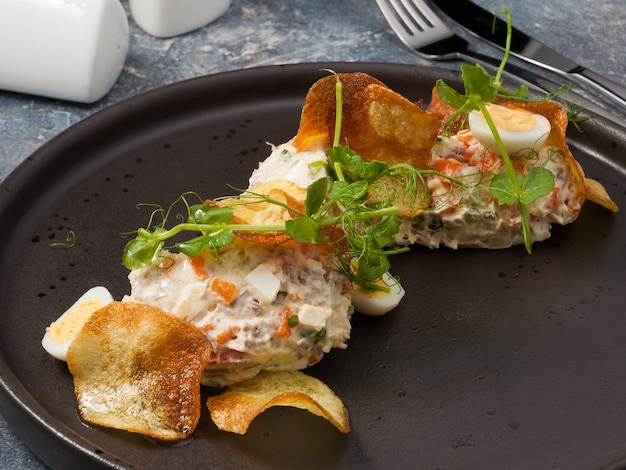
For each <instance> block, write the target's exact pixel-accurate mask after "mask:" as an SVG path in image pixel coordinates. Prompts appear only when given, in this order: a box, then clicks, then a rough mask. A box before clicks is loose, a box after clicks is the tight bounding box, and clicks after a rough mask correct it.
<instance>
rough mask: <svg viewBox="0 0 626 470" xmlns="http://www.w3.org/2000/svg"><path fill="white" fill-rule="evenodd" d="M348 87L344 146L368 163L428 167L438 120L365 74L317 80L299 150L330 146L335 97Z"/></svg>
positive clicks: (308, 98)
mask: <svg viewBox="0 0 626 470" xmlns="http://www.w3.org/2000/svg"><path fill="white" fill-rule="evenodd" d="M337 79H339V80H340V81H341V83H342V86H343V92H342V95H343V119H342V128H341V143H342V145H346V144H347V145H348V146H349V147H350V148H351V149H353V150H354V151H356V152H357V153H358V154H359V155H361V157H363V158H364V159H365V160H368V161H371V160H380V161H383V162H387V163H390V164H394V163H400V162H406V163H410V164H412V165H413V166H415V167H416V168H426V167H427V165H428V163H429V162H430V159H431V155H430V150H431V148H432V146H433V144H434V142H435V139H436V138H437V132H438V130H439V127H440V119H439V117H438V116H435V115H433V114H429V113H426V112H425V111H424V110H422V108H421V106H420V104H416V103H412V102H411V101H409V100H408V99H406V98H405V97H404V96H402V95H400V94H399V93H396V92H395V91H393V90H391V89H390V88H389V87H387V86H386V85H385V84H383V83H382V82H381V81H379V80H377V79H375V78H373V77H371V76H369V75H367V74H365V73H360V72H357V73H340V74H338V75H330V76H328V77H325V78H322V79H321V80H318V81H317V82H316V83H315V84H313V86H312V87H311V89H310V90H309V92H308V93H307V96H306V101H305V104H304V107H303V108H302V116H301V118H300V126H299V128H298V133H297V134H296V137H295V138H294V142H293V144H294V146H295V147H296V148H297V149H298V150H300V151H305V150H319V149H324V150H325V149H327V148H329V147H331V145H332V141H333V137H334V133H335V115H336V108H337V104H336V95H335V85H336V83H337Z"/></svg>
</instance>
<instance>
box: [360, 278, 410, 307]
mask: <svg viewBox="0 0 626 470" xmlns="http://www.w3.org/2000/svg"><path fill="white" fill-rule="evenodd" d="M378 282H379V284H380V285H381V286H386V287H388V288H389V292H385V291H382V290H371V289H364V288H363V287H361V286H354V290H353V292H352V305H354V308H355V309H356V310H357V312H360V313H363V314H365V315H372V316H379V315H384V314H385V313H387V312H390V311H391V310H393V309H394V308H396V307H397V306H398V304H399V303H400V301H401V300H402V297H404V294H405V291H404V288H403V287H402V286H401V285H400V283H399V282H398V280H397V279H395V278H394V277H393V276H391V274H389V273H385V274H384V275H383V276H382V279H381V280H380V281H378Z"/></svg>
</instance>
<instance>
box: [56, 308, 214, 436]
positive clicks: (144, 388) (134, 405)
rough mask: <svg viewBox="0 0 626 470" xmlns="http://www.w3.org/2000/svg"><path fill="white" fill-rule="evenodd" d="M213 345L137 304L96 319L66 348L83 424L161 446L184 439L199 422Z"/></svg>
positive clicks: (170, 318) (96, 314) (99, 314)
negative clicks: (204, 378)
mask: <svg viewBox="0 0 626 470" xmlns="http://www.w3.org/2000/svg"><path fill="white" fill-rule="evenodd" d="M210 353H211V346H210V343H209V341H208V339H207V338H206V337H205V335H204V334H203V333H202V332H201V331H200V330H199V329H197V328H196V327H195V326H193V325H190V324H189V323H186V322H184V321H182V320H180V319H179V318H177V317H175V316H173V315H170V314H168V313H165V312H164V311H162V310H160V309H158V308H156V307H151V306H148V305H144V304H139V303H134V302H113V303H111V304H109V305H107V306H106V307H103V308H101V309H99V310H97V311H96V312H94V313H93V314H92V315H91V317H90V318H89V320H87V322H86V323H85V326H84V327H83V329H82V330H81V331H80V333H79V334H78V336H77V337H76V339H75V340H74V341H73V342H72V344H71V345H70V347H69V350H68V354H67V364H68V366H69V369H70V372H71V373H72V375H73V378H74V388H75V392H76V398H77V400H78V408H79V411H80V415H81V417H82V418H83V420H85V421H86V422H89V423H92V424H96V425H99V426H105V427H111V428H116V429H122V430H126V431H131V432H136V433H141V434H145V435H147V436H151V437H153V438H156V439H162V440H176V439H183V438H185V437H188V436H189V435H190V434H191V433H192V432H193V431H194V429H195V428H196V425H197V423H198V420H199V419H200V412H201V408H202V403H201V400H200V377H201V374H202V371H203V370H204V367H205V366H206V364H207V362H208V360H209V355H210Z"/></svg>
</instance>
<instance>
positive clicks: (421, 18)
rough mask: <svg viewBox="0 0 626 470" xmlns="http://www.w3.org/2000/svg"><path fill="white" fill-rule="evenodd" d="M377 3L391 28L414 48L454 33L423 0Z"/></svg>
mask: <svg viewBox="0 0 626 470" xmlns="http://www.w3.org/2000/svg"><path fill="white" fill-rule="evenodd" d="M376 3H377V4H378V6H379V8H380V10H381V11H382V13H383V15H384V17H385V19H386V20H387V22H388V23H389V24H390V25H391V28H392V29H393V30H394V31H395V32H396V34H397V35H398V36H399V37H400V39H402V41H403V42H404V43H405V44H407V45H408V46H409V47H411V48H413V49H419V48H420V47H422V46H424V45H428V44H431V43H433V42H435V41H439V40H442V39H446V38H448V37H450V36H453V35H454V33H453V32H452V31H451V30H450V29H449V28H448V27H447V26H446V25H445V24H444V23H443V22H442V21H441V20H440V19H439V18H438V17H437V15H436V14H435V13H434V12H433V11H432V10H431V9H430V8H429V7H428V6H427V5H426V4H424V3H423V2H422V1H421V0H376Z"/></svg>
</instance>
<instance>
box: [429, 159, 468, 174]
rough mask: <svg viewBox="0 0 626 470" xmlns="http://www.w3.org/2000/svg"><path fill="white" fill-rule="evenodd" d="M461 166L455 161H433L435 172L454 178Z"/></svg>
mask: <svg viewBox="0 0 626 470" xmlns="http://www.w3.org/2000/svg"><path fill="white" fill-rule="evenodd" d="M462 166H463V164H462V163H461V162H459V161H457V160H447V159H441V160H435V163H434V168H435V170H437V171H438V172H440V173H443V174H444V175H448V176H454V175H455V174H456V172H457V170H459V168H461V167H462Z"/></svg>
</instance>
